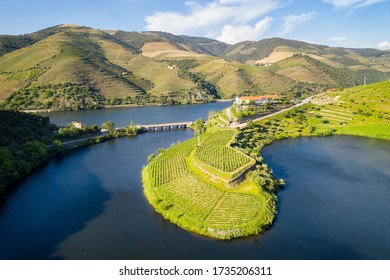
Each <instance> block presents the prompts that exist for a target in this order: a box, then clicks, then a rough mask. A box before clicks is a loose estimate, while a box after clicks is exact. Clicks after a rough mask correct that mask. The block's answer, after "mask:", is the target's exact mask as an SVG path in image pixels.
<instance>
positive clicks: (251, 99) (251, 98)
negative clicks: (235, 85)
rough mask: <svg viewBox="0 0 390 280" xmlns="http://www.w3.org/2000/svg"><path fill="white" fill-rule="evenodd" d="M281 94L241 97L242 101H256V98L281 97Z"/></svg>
mask: <svg viewBox="0 0 390 280" xmlns="http://www.w3.org/2000/svg"><path fill="white" fill-rule="evenodd" d="M279 98H280V96H279V95H276V94H269V95H262V96H241V97H239V99H240V100H241V101H244V100H245V101H256V100H264V99H279Z"/></svg>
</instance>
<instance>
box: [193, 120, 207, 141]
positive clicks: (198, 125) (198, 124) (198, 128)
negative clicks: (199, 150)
mask: <svg viewBox="0 0 390 280" xmlns="http://www.w3.org/2000/svg"><path fill="white" fill-rule="evenodd" d="M205 123H206V122H205V120H204V119H203V118H200V119H197V120H196V121H195V122H194V124H193V128H194V130H195V135H196V134H197V135H198V147H199V146H200V134H201V133H202V132H203V130H204V125H205Z"/></svg>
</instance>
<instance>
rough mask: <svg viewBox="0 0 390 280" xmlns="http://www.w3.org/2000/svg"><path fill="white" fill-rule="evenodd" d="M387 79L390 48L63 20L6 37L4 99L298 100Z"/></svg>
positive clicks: (0, 53) (67, 105)
mask: <svg viewBox="0 0 390 280" xmlns="http://www.w3.org/2000/svg"><path fill="white" fill-rule="evenodd" d="M389 77H390V52H388V51H379V50H374V49H343V48H330V47H327V46H322V45H314V44H308V43H305V42H300V41H294V40H285V39H281V38H272V39H266V40H260V41H258V42H242V43H238V44H235V45H228V44H225V43H222V42H219V41H217V40H213V39H208V38H201V37H191V36H183V35H180V36H177V35H173V34H170V33H165V32H141V33H138V32H126V31H117V30H106V31H103V30H96V29H92V28H89V27H83V26H77V25H66V24H65V25H58V26H54V27H51V28H48V29H44V30H41V31H38V32H35V33H32V34H26V35H21V36H0V106H1V107H2V108H5V109H12V110H33V109H50V110H82V109H97V108H103V107H105V106H108V105H110V106H112V105H131V104H187V103H197V102H209V101H212V100H214V99H217V98H232V97H234V96H236V95H248V94H250V95H257V94H264V93H277V94H281V95H285V96H287V97H289V98H299V97H304V96H307V95H311V94H314V93H318V92H322V91H324V90H326V89H328V88H332V87H337V88H339V87H349V86H354V85H358V84H363V81H364V79H366V80H367V82H369V83H371V82H375V81H381V80H385V79H388V78H389Z"/></svg>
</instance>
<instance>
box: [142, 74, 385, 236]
mask: <svg viewBox="0 0 390 280" xmlns="http://www.w3.org/2000/svg"><path fill="white" fill-rule="evenodd" d="M389 112H390V82H388V81H386V82H381V83H376V84H371V85H367V86H359V87H354V88H350V89H345V90H344V89H337V90H333V91H329V92H326V93H324V94H320V95H318V96H316V97H315V98H313V100H312V101H311V102H310V103H307V104H304V105H302V106H299V107H295V108H292V109H291V110H288V111H285V112H281V113H280V114H278V115H274V116H270V117H268V118H261V119H258V120H256V121H255V122H254V123H253V122H248V124H247V126H246V127H244V128H242V129H232V128H227V127H225V128H224V127H222V125H223V123H224V122H221V120H224V119H226V118H227V116H226V111H222V112H220V113H219V114H216V115H214V116H213V118H211V119H210V120H209V122H208V128H207V130H206V132H205V133H204V134H202V135H201V141H200V145H198V141H197V139H196V138H193V139H191V140H188V141H186V142H184V143H180V144H177V145H175V146H173V147H171V148H170V149H168V150H166V151H163V152H162V153H160V154H159V155H158V156H157V157H155V158H153V159H152V160H151V161H150V163H149V165H147V166H146V167H145V168H144V169H143V172H142V180H143V184H144V193H145V196H146V197H147V199H148V201H149V203H150V204H151V205H152V206H153V207H154V208H155V210H156V211H157V212H159V213H161V214H162V215H163V216H164V217H165V218H166V219H168V220H169V221H171V222H172V223H174V224H176V225H178V226H180V227H182V228H184V229H186V230H189V231H191V232H195V233H198V234H201V235H205V236H209V237H213V238H217V239H232V238H236V237H243V236H248V235H253V234H258V233H260V232H262V231H264V230H265V229H266V228H267V227H269V226H270V225H271V224H272V222H273V220H274V218H275V215H276V213H277V197H276V195H275V192H276V190H277V189H278V187H280V186H281V185H283V184H284V182H283V180H278V179H276V178H275V177H273V175H272V171H271V170H269V168H268V166H267V165H266V163H265V162H264V161H263V159H262V157H261V149H262V148H263V147H264V146H265V145H269V144H271V143H272V142H273V141H276V140H280V139H285V138H296V137H303V136H329V135H334V134H340V135H356V136H367V137H374V138H382V139H390V116H389ZM225 123H226V126H227V125H228V124H227V123H228V122H227V121H225Z"/></svg>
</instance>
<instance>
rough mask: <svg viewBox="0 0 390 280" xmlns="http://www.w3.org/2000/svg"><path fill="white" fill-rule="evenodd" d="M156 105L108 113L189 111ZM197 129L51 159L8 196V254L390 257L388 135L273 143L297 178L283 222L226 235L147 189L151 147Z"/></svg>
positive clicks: (4, 224)
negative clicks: (190, 222) (157, 204)
mask: <svg viewBox="0 0 390 280" xmlns="http://www.w3.org/2000/svg"><path fill="white" fill-rule="evenodd" d="M210 105H211V106H210ZM215 105H217V106H221V109H222V108H223V107H224V106H223V105H225V106H226V104H222V105H221V103H218V104H206V105H196V106H199V107H198V108H197V110H198V111H199V114H198V115H196V114H195V115H193V118H190V119H186V120H194V119H196V118H198V117H207V112H208V111H209V110H217V108H215V107H213V106H215ZM196 106H195V107H196ZM145 108H148V109H143V108H136V110H138V111H137V112H138V113H134V112H132V111H131V110H134V108H131V109H129V108H127V110H128V111H131V112H126V110H124V111H122V109H120V110H119V109H115V110H116V111H119V112H120V115H123V116H126V119H121V118H120V117H118V118H116V117H113V116H114V113H111V112H106V110H104V111H100V113H102V114H106V113H107V114H109V115H110V116H112V117H111V119H112V120H113V121H115V122H117V123H118V124H121V122H123V123H127V122H128V118H127V116H128V115H131V114H134V116H138V115H139V110H140V109H143V110H146V112H145V113H146V114H147V116H148V117H147V119H144V120H143V119H139V122H141V123H146V122H148V123H152V122H158V121H157V120H156V119H153V118H151V117H150V116H151V115H153V114H154V111H155V110H157V109H158V110H161V109H162V108H167V111H166V112H167V113H164V112H162V113H161V112H160V115H159V116H156V118H161V122H165V121H171V120H173V119H170V118H171V117H172V114H176V113H175V110H176V109H175V108H177V110H178V111H181V112H182V113H183V114H184V115H182V116H180V115H179V113H178V114H177V115H176V117H177V118H179V117H185V116H187V114H186V110H183V108H182V107H178V106H176V107H157V108H156V107H145ZM191 110H192V109H191ZM71 113H72V114H73V112H71ZM76 113H78V114H79V115H77V116H76V117H77V120H79V121H83V122H85V123H88V124H89V123H90V121H93V122H97V121H96V118H95V119H92V118H89V117H88V118H83V113H82V112H76ZM55 114H57V113H53V115H55ZM72 114H69V116H70V115H72ZM94 114H95V112H94ZM53 115H51V116H53ZM60 115H62V113H61V114H60ZM65 115H66V114H65ZM90 115H91V113H90V112H88V113H87V116H90ZM66 116H67V115H66ZM96 116H97V115H96ZM57 117H58V116H57ZM71 118H73V117H71ZM71 118H68V117H66V120H64V122H68V121H69V120H71ZM99 118H100V117H99ZM53 119H54V118H53ZM58 119H59V120H61V118H60V117H58ZM106 120H107V119H104V120H103V119H102V121H106ZM175 120H179V119H175ZM180 120H181V119H180ZM192 135H193V132H192V131H191V130H180V131H169V132H168V131H167V132H157V133H143V134H140V135H138V136H136V137H128V138H119V139H115V140H112V141H109V142H105V143H101V144H99V145H94V146H89V147H84V148H81V149H79V150H77V151H74V152H72V153H69V154H67V155H65V156H64V157H63V158H61V159H52V160H50V161H49V162H48V163H47V164H46V165H45V166H43V167H42V168H40V169H39V170H37V171H36V172H34V173H33V174H31V176H29V177H27V178H26V179H25V180H23V181H22V182H20V183H19V184H18V186H16V188H14V189H13V190H12V191H11V192H9V193H7V195H5V196H3V197H2V198H1V199H0V259H390V219H388V213H390V203H388V198H389V197H390V185H389V182H390V173H389V172H390V168H389V162H390V143H389V141H383V140H375V139H368V138H360V137H341V136H339V137H327V138H302V139H292V140H284V141H279V142H276V143H274V144H272V145H270V146H269V147H266V148H265V149H264V151H263V156H264V158H265V159H266V161H267V162H269V165H270V167H272V168H273V169H274V173H275V174H276V175H277V176H278V177H282V178H284V179H285V181H286V188H285V189H284V190H281V191H279V192H278V197H279V201H280V205H279V214H278V216H277V219H276V221H275V223H274V225H273V226H272V227H271V228H270V229H269V230H268V231H267V232H266V233H264V234H261V235H258V236H254V237H249V238H243V239H238V240H233V241H217V240H212V239H209V238H203V237H200V236H197V235H194V234H192V233H188V232H186V231H184V230H182V229H180V228H178V227H177V226H175V225H172V224H171V223H169V222H167V221H165V220H164V219H163V218H162V217H161V215H159V214H156V213H155V212H154V210H153V208H152V207H151V206H150V205H149V204H148V202H147V201H146V199H145V198H144V196H143V191H142V183H141V180H140V173H141V169H142V166H143V165H145V164H147V162H146V158H147V156H148V155H149V154H150V153H153V152H156V151H157V149H158V148H160V147H164V148H167V147H169V146H170V145H171V144H172V143H175V142H177V141H178V140H181V141H184V140H186V139H189V138H191V137H192Z"/></svg>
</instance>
